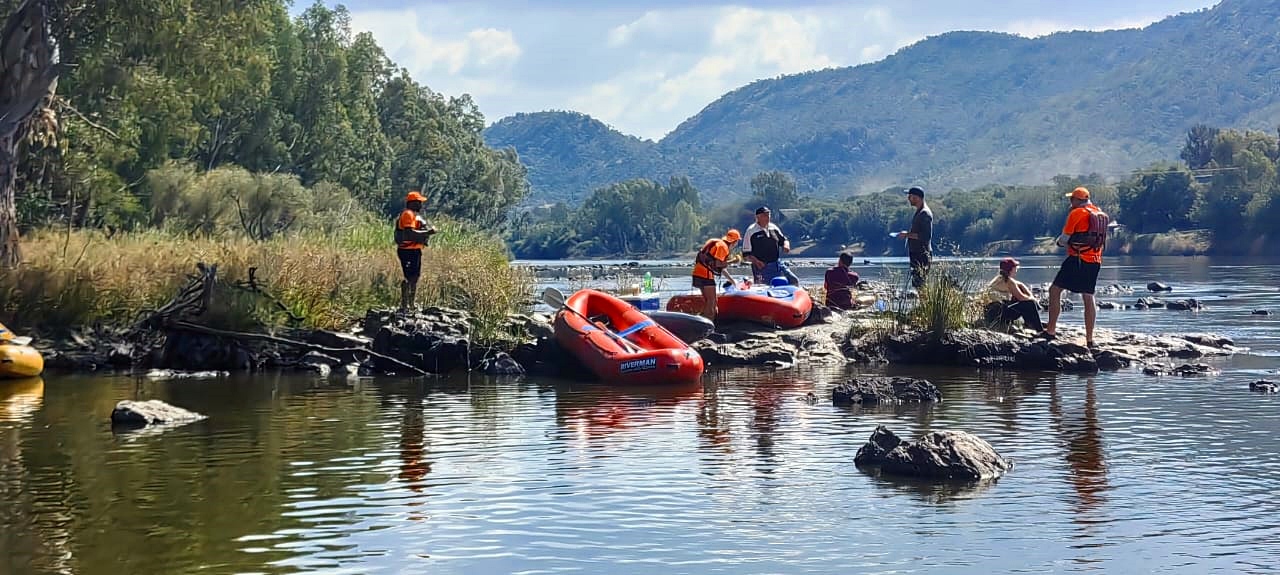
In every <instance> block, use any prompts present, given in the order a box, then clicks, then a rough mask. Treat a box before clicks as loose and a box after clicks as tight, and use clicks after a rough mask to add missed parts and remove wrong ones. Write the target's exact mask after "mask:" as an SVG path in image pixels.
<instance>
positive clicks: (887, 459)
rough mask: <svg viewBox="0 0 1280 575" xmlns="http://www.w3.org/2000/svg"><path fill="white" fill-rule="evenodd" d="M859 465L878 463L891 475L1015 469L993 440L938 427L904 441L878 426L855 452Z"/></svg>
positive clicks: (949, 475) (968, 477) (946, 475)
mask: <svg viewBox="0 0 1280 575" xmlns="http://www.w3.org/2000/svg"><path fill="white" fill-rule="evenodd" d="M854 463H855V464H858V465H879V466H880V470H881V471H882V472H884V473H888V474H892V475H902V476H908V477H923V478H930V479H955V480H964V481H977V480H981V479H993V478H996V477H999V476H1001V475H1003V474H1004V473H1005V472H1006V471H1009V470H1010V469H1013V463H1012V462H1011V461H1009V460H1008V459H1005V458H1004V457H1002V456H1001V455H1000V454H999V453H996V450H995V449H994V448H992V447H991V444H989V443H987V442H986V441H983V440H982V438H980V437H978V436H976V435H973V434H971V433H967V432H964V431H936V432H933V433H930V434H928V435H925V436H924V437H922V438H920V440H919V441H902V440H901V439H900V438H899V437H898V436H897V435H895V434H894V433H893V432H892V431H890V430H889V429H888V428H886V427H884V426H883V425H882V426H879V427H877V428H876V430H875V431H874V432H873V433H872V434H871V437H870V439H868V441H867V444H866V445H864V446H862V448H861V449H859V450H858V454H857V455H855V456H854Z"/></svg>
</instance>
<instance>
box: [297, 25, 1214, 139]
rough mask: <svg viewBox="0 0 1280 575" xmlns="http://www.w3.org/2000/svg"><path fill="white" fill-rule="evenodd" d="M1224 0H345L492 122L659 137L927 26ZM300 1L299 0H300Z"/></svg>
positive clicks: (1026, 31) (940, 28) (905, 39)
mask: <svg viewBox="0 0 1280 575" xmlns="http://www.w3.org/2000/svg"><path fill="white" fill-rule="evenodd" d="M1215 3H1216V0H1129V1H1127V2H1122V1H1116V0H1073V1H1068V2H1063V1H1060V0H988V1H984V2H977V1H969V0H896V1H893V2H890V1H888V0H846V1H843V2H839V1H834V0H798V1H794V2H782V1H779V0H753V1H748V0H744V1H739V2H722V1H695V0H687V1H676V0H649V1H639V0H595V1H591V0H543V1H533V0H523V1H521V0H465V1H464V0H437V1H434V2H432V1H427V0H368V1H351V2H346V3H345V4H346V6H347V8H348V10H350V12H351V24H352V28H353V29H355V30H356V31H369V32H372V33H373V35H374V37H375V38H376V39H377V41H378V43H379V44H380V45H381V46H382V47H383V48H384V49H385V50H386V52H387V55H388V56H389V57H390V58H391V59H392V60H393V61H395V62H396V63H397V64H398V65H400V66H403V67H404V68H406V69H408V70H409V72H410V74H412V75H413V77H414V78H415V79H416V80H418V81H419V82H420V83H423V84H426V85H427V86H429V87H430V88H431V89H432V90H435V91H436V92H440V93H443V94H445V95H449V96H456V95H460V94H463V93H467V94H471V96H472V98H473V99H474V100H475V101H476V103H477V104H478V105H479V107H480V110H481V112H483V113H484V115H485V118H486V121H487V122H489V123H492V122H494V121H497V120H499V119H501V118H503V117H505V116H509V115H511V114H515V113H517V112H537V111H543V110H574V111H578V112H583V113H586V114H589V115H591V116H593V117H595V118H597V119H600V120H602V121H604V122H605V123H606V124H609V125H610V126H613V127H614V128H616V129H618V130H620V131H622V132H623V133H626V134H630V135H634V136H639V137H641V138H647V139H653V140H657V139H660V138H662V136H664V135H665V134H667V133H668V132H670V131H672V130H674V129H675V128H676V126H677V125H679V123H680V122H682V121H684V120H685V119H687V118H689V117H691V116H693V115H695V114H697V113H698V112H699V111H700V110H702V108H704V107H705V106H707V105H708V104H710V103H711V102H713V101H715V100H716V98H718V97H720V96H721V95H723V94H724V93H726V92H728V91H730V90H733V89H734V88H738V87H740V86H743V85H746V84H748V83H750V82H752V81H754V80H758V79H761V78H772V77H776V76H780V75H785V74H794V73H798V72H804V71H807V70H816V69H823V68H830V67H841V66H855V65H858V64H864V63H868V62H874V61H877V60H880V59H883V58H884V57H886V56H888V55H891V54H892V53H893V52H895V51H896V50H898V49H900V48H902V47H905V46H908V45H910V44H913V43H915V42H917V41H919V40H922V39H924V38H926V37H928V36H932V35H937V34H941V33H944V32H948V31H952V30H992V31H1001V32H1009V33H1014V34H1019V35H1023V36H1028V37H1036V36H1042V35H1045V34H1049V33H1052V32H1055V31H1061V30H1105V29H1116V28H1135V27H1142V26H1145V25H1147V24H1150V23H1152V22H1155V21H1158V20H1161V19H1163V18H1165V17H1167V16H1170V15H1174V14H1178V13H1181V12H1192V11H1196V10H1200V9H1203V8H1208V7H1210V6H1212V5H1213V4H1215ZM295 8H297V6H295Z"/></svg>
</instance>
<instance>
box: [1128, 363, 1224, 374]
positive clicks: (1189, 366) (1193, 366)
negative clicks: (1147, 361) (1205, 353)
mask: <svg viewBox="0 0 1280 575" xmlns="http://www.w3.org/2000/svg"><path fill="white" fill-rule="evenodd" d="M1142 373H1144V374H1146V375H1155V376H1160V375H1178V376H1182V377H1192V376H1197V375H1217V374H1219V373H1221V372H1219V371H1218V370H1216V369H1214V368H1213V367H1211V366H1209V365H1208V364H1204V363H1184V364H1182V365H1179V366H1177V367H1169V366H1167V365H1165V364H1161V363H1154V364H1151V365H1148V366H1147V367H1145V368H1143V369H1142Z"/></svg>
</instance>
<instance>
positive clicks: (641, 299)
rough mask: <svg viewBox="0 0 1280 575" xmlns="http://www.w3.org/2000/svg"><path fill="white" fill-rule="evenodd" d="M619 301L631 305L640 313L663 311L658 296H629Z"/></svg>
mask: <svg viewBox="0 0 1280 575" xmlns="http://www.w3.org/2000/svg"><path fill="white" fill-rule="evenodd" d="M618 299H621V300H622V301H625V302H627V303H629V304H631V307H634V308H636V309H638V310H640V311H658V310H659V309H661V308H659V307H658V294H646V295H628V296H622V297H620V298H618Z"/></svg>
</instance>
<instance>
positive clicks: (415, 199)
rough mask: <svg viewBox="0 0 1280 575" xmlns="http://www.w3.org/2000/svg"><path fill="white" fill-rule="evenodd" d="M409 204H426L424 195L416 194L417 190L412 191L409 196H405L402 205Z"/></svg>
mask: <svg viewBox="0 0 1280 575" xmlns="http://www.w3.org/2000/svg"><path fill="white" fill-rule="evenodd" d="M409 202H422V203H426V202H427V197H426V196H424V195H422V194H420V193H418V190H414V191H412V192H409V195H407V196H405V197H404V203H406V204H407V203H409Z"/></svg>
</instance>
